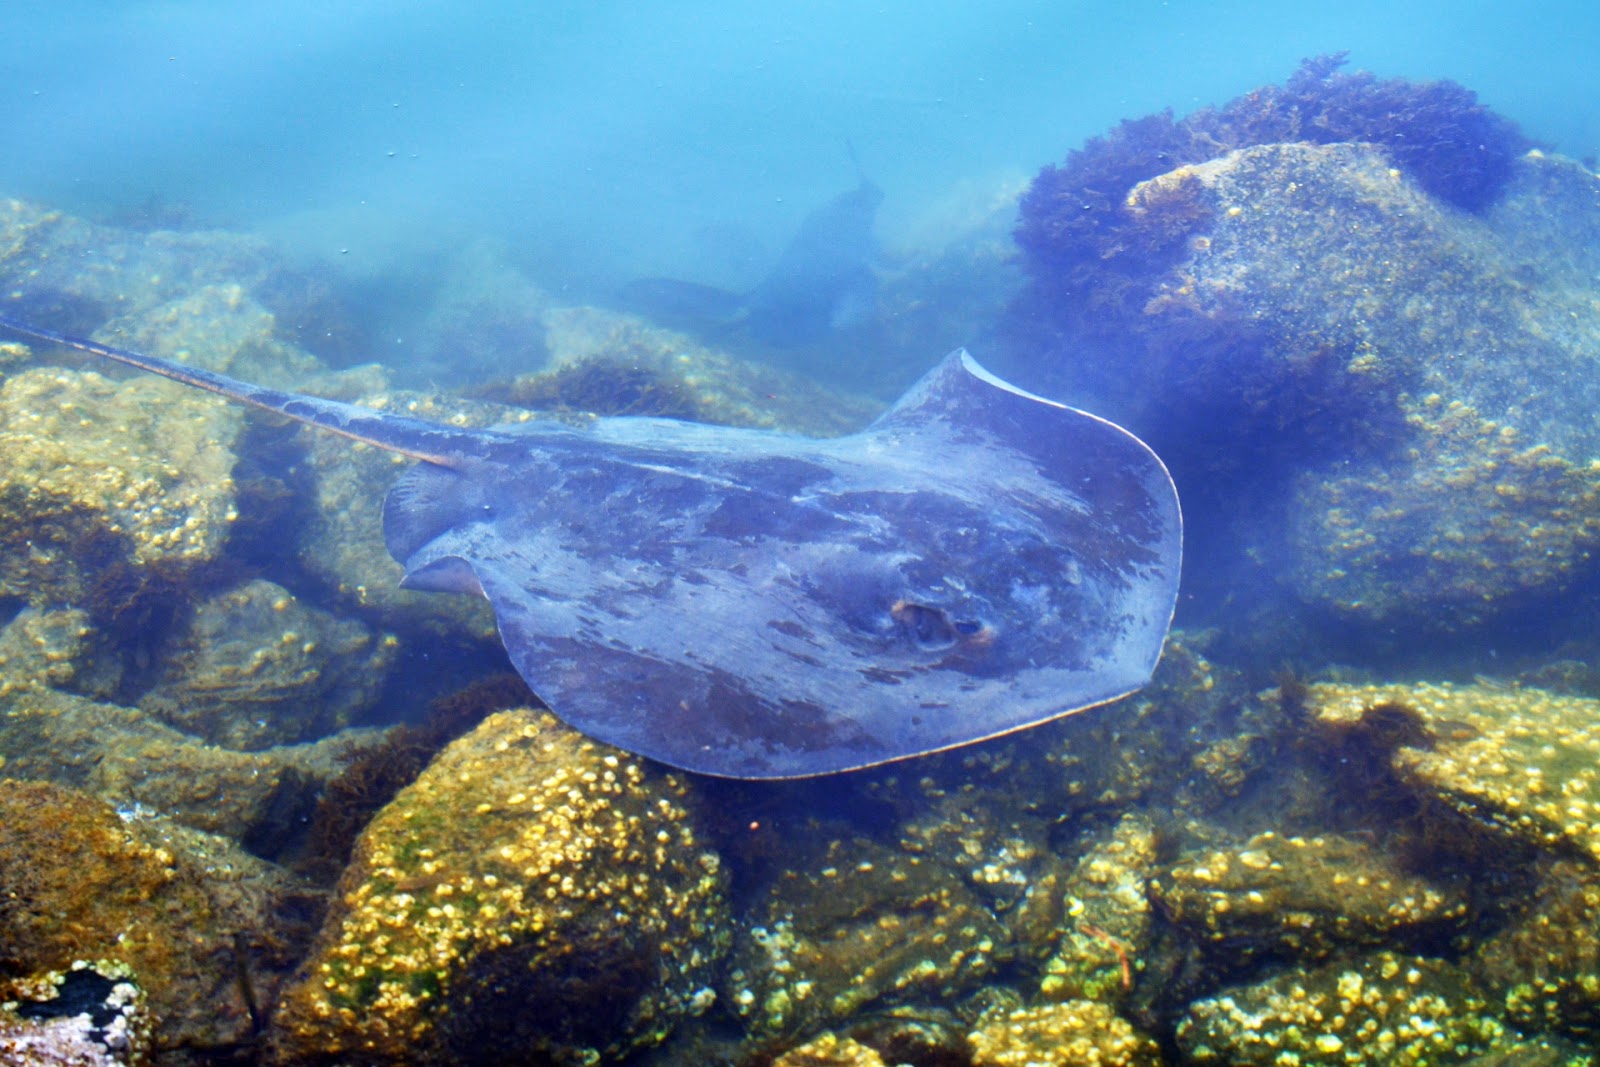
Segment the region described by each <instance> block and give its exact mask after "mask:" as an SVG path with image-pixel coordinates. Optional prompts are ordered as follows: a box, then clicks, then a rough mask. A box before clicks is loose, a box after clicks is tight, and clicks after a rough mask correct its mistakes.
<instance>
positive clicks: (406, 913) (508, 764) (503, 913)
mask: <svg viewBox="0 0 1600 1067" xmlns="http://www.w3.org/2000/svg"><path fill="white" fill-rule="evenodd" d="M685 796H686V788H685V785H684V783H683V781H682V780H681V779H680V778H679V777H677V776H676V775H671V774H663V773H661V772H659V771H657V770H654V769H647V767H646V766H645V765H644V764H643V763H642V762H641V761H639V760H638V759H636V758H634V757H632V756H629V755H628V754H626V753H623V752H620V751H618V750H616V749H613V748H610V747H609V746H606V745H602V744H599V743H597V742H594V741H590V740H588V739H586V738H584V737H583V736H582V735H580V734H578V733H577V732H575V731H573V730H571V729H570V728H568V727H566V726H564V725H562V724H561V723H559V722H557V721H556V720H555V719H554V718H553V717H552V716H550V715H549V714H548V713H544V712H535V711H527V710H518V711H508V712H502V713H499V714H496V715H493V716H491V717H490V718H488V719H486V720H485V721H484V722H483V723H482V724H481V725H480V726H479V727H478V728H477V729H476V730H474V731H473V732H472V733H471V734H468V735H467V736H465V737H463V738H461V739H459V740H458V741H456V742H454V743H453V744H452V745H450V746H449V747H448V748H447V749H445V751H444V752H442V753H441V754H440V755H439V756H438V757H437V758H436V759H435V760H434V762H433V763H432V764H431V765H430V766H429V767H428V769H427V770H426V771H424V772H423V774H422V775H421V777H419V778H418V779H417V781H416V782H415V783H413V784H412V785H411V786H409V787H407V788H406V789H405V790H403V791H402V792H401V793H400V794H399V796H397V797H396V798H395V800H394V801H393V802H392V803H391V804H390V805H389V806H388V807H386V808H384V809H383V810H382V811H381V812H379V814H378V815H377V816H376V817H375V818H374V819H373V821H372V823H371V824H369V826H368V827H367V829H366V831H365V832H364V833H363V835H362V837H361V840H360V842H359V843H358V845H357V849H356V854H355V856H354V858H353V860H352V862H351V865H350V867H349V868H348V869H347V870H346V872H345V876H344V878H343V880H342V881H341V883H340V890H339V894H338V898H337V900H336V903H335V905H334V907H333V909H332V911H331V913H330V915H329V917H328V920H327V922H326V925H325V926H324V929H323V934H322V937H321V938H320V942H319V946H318V948H317V949H316V950H315V951H314V952H313V954H312V956H311V958H310V960H309V962H308V963H307V965H306V974H307V976H308V977H307V978H306V980H305V981H304V982H303V983H301V984H300V985H298V986H296V987H294V988H293V989H291V990H290V991H289V992H288V993H287V994H286V995H285V996H284V998H283V1000H282V1002H281V1004H280V1007H279V1011H278V1015H277V1023H278V1027H279V1040H278V1047H277V1058H278V1060H279V1061H280V1062H285V1063H296V1062H302V1061H304V1060H307V1059H317V1058H340V1057H345V1058H353V1059H358V1060H360V1061H362V1062H367V1063H373V1062H382V1063H406V1064H416V1063H449V1062H454V1061H455V1060H457V1059H458V1058H459V1057H460V1055H462V1054H464V1052H465V1050H467V1049H471V1050H475V1054H476V1055H479V1056H480V1057H481V1056H482V1055H483V1050H484V1049H491V1050H492V1049H497V1048H498V1049H502V1050H505V1051H506V1055H508V1056H509V1055H511V1051H510V1050H513V1049H514V1050H517V1054H518V1055H521V1056H524V1057H527V1056H532V1057H535V1058H537V1057H543V1058H546V1059H549V1060H551V1061H553V1062H558V1063H584V1062H591V1061H593V1060H594V1059H597V1058H614V1057H616V1056H619V1055H621V1054H623V1053H626V1052H627V1051H629V1050H631V1049H635V1048H638V1047H640V1046H644V1045H648V1044H652V1043H655V1042H657V1041H659V1040H661V1039H662V1038H663V1037H665V1036H666V1034H667V1033H669V1032H670V1031H671V1030H672V1028H673V1027H674V1025H675V1024H676V1023H677V1022H678V1021H679V1020H680V1019H681V1018H683V1017H684V1016H685V1015H687V1014H689V1013H691V1012H697V1011H701V1010H704V1009H705V1008H706V1007H708V1006H709V1005H710V1002H711V999H712V998H711V994H710V992H709V990H708V989H707V988H706V984H705V983H706V982H707V981H708V980H709V977H710V970H711V968H712V966H713V965H714V964H715V963H716V962H717V959H718V957H719V956H720V955H721V953H722V952H723V951H724V949H725V947H726V944H727V934H726V921H727V920H726V915H725V902H724V895H723V894H724V889H723V874H722V872H721V870H720V865H719V862H718V858H717V856H716V854H715V853H713V852H711V851H709V850H707V849H706V848H705V847H704V846H703V845H702V844H701V842H700V841H699V839H698V838H697V836H696V833H695V830H694V826H693V823H692V820H691V819H690V817H689V809H688V807H687V806H686V802H685ZM530 998H531V999H532V1000H533V1002H532V1003H530V1002H529V1000H530ZM563 998H567V999H563ZM469 1020H470V1021H471V1025H467V1023H468V1021H469ZM602 1022H604V1025H603V1026H602V1025H601V1023H602Z"/></svg>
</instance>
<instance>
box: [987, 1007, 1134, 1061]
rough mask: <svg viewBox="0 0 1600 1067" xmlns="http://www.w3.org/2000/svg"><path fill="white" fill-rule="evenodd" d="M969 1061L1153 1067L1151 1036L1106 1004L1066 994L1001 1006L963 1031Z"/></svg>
mask: <svg viewBox="0 0 1600 1067" xmlns="http://www.w3.org/2000/svg"><path fill="white" fill-rule="evenodd" d="M968 1040H969V1041H970V1042H971V1043H972V1065H973V1067H1078V1065H1080V1064H1096V1065H1099V1067H1158V1065H1159V1064H1160V1063H1161V1050H1160V1047H1159V1046H1158V1045H1157V1044H1156V1042H1155V1040H1154V1039H1153V1038H1151V1037H1149V1036H1148V1035H1146V1034H1142V1033H1140V1032H1139V1031H1138V1030H1136V1029H1134V1027H1133V1024H1132V1023H1130V1022H1128V1021H1127V1020H1126V1019H1123V1018H1121V1017H1120V1016H1118V1015H1117V1014H1116V1012H1115V1011H1113V1010H1112V1009H1111V1008H1110V1007H1109V1006H1107V1005H1105V1004H1102V1003H1099V1002H1097V1001H1092V1000H1068V1001H1064V1002H1062V1003H1059V1004H1045V1005H1041V1006H1039V1007H1035V1008H1020V1009H1017V1010H1015V1011H1002V1012H999V1013H996V1014H995V1015H993V1016H988V1017H985V1018H984V1019H983V1020H981V1021H980V1023H979V1025H978V1028H977V1029H976V1030H974V1031H973V1032H972V1033H971V1034H969V1035H968Z"/></svg>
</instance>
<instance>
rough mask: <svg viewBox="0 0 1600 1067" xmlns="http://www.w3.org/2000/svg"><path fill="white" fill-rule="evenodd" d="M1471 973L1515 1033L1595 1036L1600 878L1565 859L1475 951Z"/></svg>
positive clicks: (1599, 1028) (1598, 1025)
mask: <svg viewBox="0 0 1600 1067" xmlns="http://www.w3.org/2000/svg"><path fill="white" fill-rule="evenodd" d="M1473 963H1474V969H1475V971H1476V973H1477V974H1478V976H1479V977H1480V978H1481V979H1482V980H1483V982H1484V984H1485V985H1487V986H1488V987H1489V988H1490V989H1492V990H1494V991H1495V992H1496V993H1497V994H1498V995H1499V996H1500V997H1501V998H1502V999H1503V1002H1504V1004H1505V1014H1506V1018H1508V1019H1509V1020H1510V1021H1511V1022H1512V1023H1514V1024H1516V1025H1517V1026H1523V1027H1527V1028H1529V1029H1532V1030H1554V1031H1558V1032H1563V1033H1567V1034H1571V1035H1573V1036H1575V1037H1579V1038H1585V1039H1588V1040H1593V1039H1594V1037H1595V1035H1597V1034H1600V872H1596V870H1595V869H1594V868H1593V867H1591V866H1589V865H1587V864H1579V863H1575V862H1572V861H1570V860H1562V861H1558V862H1557V863H1555V864H1553V865H1552V866H1551V870H1550V871H1548V872H1547V873H1546V874H1545V877H1544V879H1543V880H1542V883H1541V885H1540V887H1539V889H1538V892H1537V893H1536V894H1535V895H1534V896H1533V898H1532V899H1530V900H1528V901H1527V902H1526V905H1525V907H1524V908H1523V909H1522V910H1521V912H1520V914H1518V915H1516V916H1515V917H1514V918H1513V919H1512V921H1511V922H1510V924H1508V925H1507V926H1506V927H1505V928H1504V929H1502V930H1500V931H1498V932H1497V933H1495V934H1494V935H1493V936H1492V937H1490V938H1488V939H1487V940H1485V941H1484V942H1483V943H1482V944H1481V945H1479V946H1478V950H1477V952H1476V954H1475V956H1474V959H1473Z"/></svg>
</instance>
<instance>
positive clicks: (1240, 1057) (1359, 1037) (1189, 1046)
mask: <svg viewBox="0 0 1600 1067" xmlns="http://www.w3.org/2000/svg"><path fill="white" fill-rule="evenodd" d="M1177 1042H1178V1046H1179V1047H1180V1048H1181V1049H1182V1050H1183V1053H1184V1055H1185V1057H1186V1058H1187V1059H1186V1062H1189V1063H1195V1064H1210V1063H1217V1064H1239V1065H1249V1064H1261V1065H1263V1067H1265V1065H1269V1064H1272V1065H1276V1064H1284V1063H1297V1064H1303V1065H1306V1067H1310V1065H1313V1064H1330V1065H1331V1064H1341V1065H1343V1064H1358V1063H1383V1064H1394V1065H1408V1067H1411V1065H1416V1067H1420V1065H1423V1064H1449V1063H1464V1062H1467V1061H1468V1060H1470V1059H1471V1058H1472V1057H1474V1056H1478V1055H1482V1054H1484V1053H1489V1052H1496V1051H1500V1050H1502V1049H1504V1048H1508V1047H1511V1046H1512V1045H1515V1044H1516V1043H1517V1035H1516V1034H1515V1033H1512V1032H1509V1031H1508V1030H1507V1028H1506V1026H1505V1024H1504V1023H1503V1022H1501V1021H1500V1019H1499V1018H1498V1016H1496V1014H1495V1013H1494V1011H1493V1010H1492V1009H1491V1007H1490V1003H1489V1000H1488V998H1487V997H1486V996H1485V994H1484V993H1483V991H1482V990H1481V989H1479V988H1478V987H1477V986H1476V985H1475V984H1474V983H1473V981H1472V979H1471V978H1470V976H1468V974H1467V973H1466V972H1465V971H1463V970H1462V969H1461V968H1460V967H1457V966H1456V965H1454V964H1451V963H1448V962H1445V961H1443V960H1438V959H1430V958H1426V957H1420V956H1405V955H1400V954H1397V953H1394V952H1388V951H1381V952H1375V953H1373V954H1371V955H1368V956H1362V957H1359V958H1357V959H1354V960H1351V961H1348V962H1343V963H1334V964H1329V965H1327V966H1324V967H1319V968H1316V969H1314V970H1310V971H1297V972H1289V973H1286V974H1282V975H1279V976H1278V977H1276V978H1270V979H1267V980H1265V981H1262V982H1258V983H1256V984H1253V985H1244V986H1236V987H1233V988H1230V989H1227V990H1225V991H1223V992H1221V993H1218V994H1217V995H1216V996H1212V997H1207V998H1205V999H1204V1000H1199V1001H1196V1002H1195V1003H1193V1004H1191V1005H1189V1010H1188V1012H1187V1013H1186V1014H1185V1015H1184V1017H1183V1019H1182V1020H1181V1021H1180V1022H1179V1023H1178V1028H1177Z"/></svg>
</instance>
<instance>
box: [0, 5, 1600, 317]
mask: <svg viewBox="0 0 1600 1067" xmlns="http://www.w3.org/2000/svg"><path fill="white" fill-rule="evenodd" d="M10 16H11V17H10V19H9V20H8V22H9V26H8V32H7V33H6V35H5V39H4V41H3V42H0V70H3V71H4V83H5V87H6V88H5V92H6V100H5V107H4V118H3V120H0V123H3V126H0V128H3V130H4V136H5V143H6V144H7V145H8V147H9V149H10V150H9V151H8V152H6V153H5V158H4V159H3V160H0V190H3V191H4V192H5V193H7V194H9V195H16V196H24V197H30V198H36V199H38V200H41V201H43V202H45V203H48V204H51V205H53V206H56V207H59V208H62V209H65V210H68V211H72V212H76V213H87V214H91V215H93V214H102V215H117V216H119V217H137V215H138V214H139V213H140V212H141V211H146V212H148V211H150V210H152V209H154V208H160V209H162V210H165V211H168V212H171V211H174V210H179V211H182V212H183V213H184V215H183V217H184V218H185V219H186V220H187V221H190V222H198V223H212V224H217V225H222V226H226V227H228V228H230V229H244V230H250V231H261V232H266V233H269V234H272V235H275V236H277V237H279V238H281V239H283V240H284V241H286V242H288V243H289V244H290V245H291V246H292V247H293V248H295V249H297V250H298V251H299V252H300V253H302V254H303V255H305V256H306V257H309V258H311V259H314V260H326V261H330V262H333V263H335V264H337V266H338V269H339V270H341V271H342V272H343V273H344V274H345V275H346V276H348V277H351V278H353V279H356V280H358V281H360V282H362V283H367V282H371V281H377V282H378V283H379V287H380V289H381V288H382V286H383V284H385V283H388V284H392V285H403V284H405V283H406V282H407V281H408V280H412V281H414V280H415V277H416V275H417V274H418V272H424V273H425V272H426V271H428V270H429V269H430V266H431V265H433V264H435V263H436V262H437V260H438V258H439V257H441V256H447V255H449V254H450V253H451V252H452V251H453V250H457V249H460V248H461V247H462V246H463V245H465V244H469V243H471V242H472V241H474V240H476V239H480V238H490V239H493V240H496V241H500V242H504V244H505V245H506V246H508V247H509V249H510V254H511V256H512V258H513V259H514V261H515V262H517V263H518V265H519V266H521V267H523V268H524V269H526V270H527V271H529V272H530V273H531V274H532V275H533V276H534V277H535V278H536V280H538V281H539V282H540V283H541V284H542V285H544V286H546V287H548V288H551V289H554V290H556V291H558V292H559V291H565V292H580V293H592V292H596V291H600V292H603V291H607V290H609V288H610V287H612V286H613V285H615V284H616V283H617V282H618V281H619V280H626V279H627V278H630V277H635V276H639V275H652V274H661V275H670V276H673V277H688V278H693V279H695V280H698V281H704V282H710V283H713V284H718V285H725V286H733V287H737V286H741V285H747V284H750V283H751V282H753V280H754V279H755V278H756V277H758V276H759V275H760V273H761V272H762V271H763V270H764V269H765V267H766V265H767V263H768V262H769V261H770V259H771V257H772V256H774V255H776V252H777V249H778V248H779V247H781V245H782V242H783V241H784V240H785V238H786V236H787V235H788V234H789V233H791V232H792V231H793V229H794V227H795V226H796V225H797V224H798V223H799V221H800V219H801V218H802V217H803V216H804V215H805V213H806V212H807V211H809V210H811V209H812V208H813V207H814V206H816V205H817V204H819V203H821V202H823V201H825V200H826V199H827V198H828V197H830V196H833V195H834V194H836V193H838V192H839V191H840V190H842V189H846V188H849V187H850V186H851V185H853V184H854V182H855V171H854V169H853V166H852V163H851V160H850V157H849V153H848V151H847V148H846V141H847V140H848V141H851V142H853V143H854V145H855V146H856V149H857V151H858V153H859V155H860V158H861V163H862V166H863V167H864V169H865V170H866V172H867V173H868V174H870V176H871V177H872V178H873V179H874V180H875V181H876V182H877V183H878V184H879V185H881V186H882V187H883V189H884V190H885V193H886V196H885V200H884V204H883V208H882V214H881V217H880V228H879V230H880V236H881V237H882V239H883V241H884V243H885V245H886V246H888V247H889V248H900V249H922V248H927V247H930V246H933V247H936V246H938V245H939V244H940V243H941V242H943V241H946V240H949V239H950V238H951V237H952V236H955V235H958V234H959V233H960V232H962V230H963V228H964V227H966V226H969V225H972V224H973V223H974V222H975V221H976V220H977V219H978V218H980V217H982V215H983V213H984V212H985V211H986V210H987V209H988V208H989V207H990V206H991V205H992V204H993V202H994V200H995V198H996V197H997V196H1001V195H1004V194H1005V193H1007V192H1014V191H1015V190H1016V189H1018V188H1019V187H1020V185H1021V184H1022V183H1023V182H1024V181H1025V180H1026V179H1027V178H1028V177H1029V176H1031V175H1032V174H1033V172H1034V171H1036V170H1037V169H1038V167H1040V166H1041V165H1043V164H1044V163H1047V162H1050V161H1053V160H1057V159H1059V158H1060V157H1061V156H1063V155H1064V154H1065V153H1066V151H1068V150H1069V149H1071V148H1072V147H1075V146H1076V145H1077V144H1078V143H1080V142H1081V141H1082V140H1083V139H1084V138H1086V137H1088V136H1090V135H1093V134H1095V133H1098V132H1100V131H1102V130H1104V129H1106V128H1107V127H1109V126H1112V125H1114V124H1115V123H1116V122H1117V121H1119V120H1121V119H1123V118H1127V117H1132V116H1138V115H1142V114H1146V113H1149V112H1152V111H1157V110H1160V109H1162V108H1167V107H1170V108H1172V109H1174V110H1175V111H1176V112H1178V113H1180V114H1182V113H1184V112H1187V111H1189V110H1192V109H1194V108H1195V107H1198V106H1202V105H1206V104H1217V103H1221V102H1222V101H1224V100H1226V99H1228V98H1230V97H1232V96H1235V95H1237V94H1238V93H1240V92H1243V91H1245V90H1247V89H1250V88H1252V87H1254V86H1256V85H1261V84H1265V83H1268V82H1272V81H1281V80H1282V79H1283V78H1284V77H1286V76H1287V75H1288V73H1289V72H1290V71H1292V70H1293V69H1294V66H1295V64H1296V63H1297V62H1298V61H1299V60H1300V59H1301V58H1303V57H1305V56H1308V55H1313V54H1318V53H1323V52H1330V51H1337V50H1345V49H1348V50H1349V51H1350V53H1351V66H1352V68H1366V69H1370V70H1372V71H1374V72H1375V73H1377V74H1379V75H1381V76H1401V77H1407V78H1412V79H1429V78H1451V79H1454V80H1456V81H1458V82H1461V83H1462V84H1464V85H1467V86H1468V87H1470V88H1473V89H1475V90H1476V91H1478V93H1479V94H1480V97H1481V99H1483V100H1484V102H1486V103H1487V104H1489V105H1490V106H1492V107H1494V108H1496V109H1497V110H1499V111H1501V112H1503V113H1505V114H1507V115H1509V116H1511V117H1512V118H1514V119H1516V120H1517V121H1519V122H1520V123H1521V124H1522V125H1523V126H1524V128H1525V129H1526V130H1527V131H1528V132H1529V134H1530V135H1532V136H1533V137H1534V138H1535V139H1538V140H1541V141H1545V142H1549V143H1552V144H1554V145H1556V146H1558V147H1560V148H1561V149H1562V150H1563V151H1565V152H1566V153H1567V154H1569V155H1572V156H1574V157H1580V158H1581V157H1582V156H1584V155H1587V154H1589V153H1591V152H1593V151H1595V150H1596V149H1597V148H1600V120H1597V119H1596V117H1595V115H1594V113H1593V109H1592V108H1591V107H1589V106H1588V101H1591V100H1592V99H1593V96H1594V90H1595V87H1596V86H1595V80H1596V74H1595V68H1594V64H1593V56H1594V55H1595V54H1596V50H1597V46H1600V17H1597V16H1596V15H1595V14H1594V9H1593V8H1592V6H1591V5H1586V4H1581V3H1575V2H1574V3H1553V2H1550V3H1532V4H1517V5H1512V4H1505V3H1492V2H1470V3H1469V2H1432V3H1401V4H1395V3H1373V2H1360V3H1346V4H1338V5H1332V4H1328V5H1283V4H1276V3H1242V2H1228V3H1209V4H1198V3H1154V2H1149V0H1139V2H1134V3H1118V4H1105V3H1102V4H1094V3H1070V4H1069V3H1016V2H1005V3H984V4H976V3H962V2H950V0H937V2H931V3H930V2H917V3H910V2H904V0H895V2H890V3H882V4H869V5H860V4H855V3H843V2H821V3H777V4H760V5H748V4H740V3H674V4H661V3H657V4H642V5H634V4H615V3H560V4H551V3H540V4H523V3H504V2H501V3H479V4H473V5H469V6H465V7H463V6H462V5H458V4H446V3H352V4H340V5H325V4H313V3H308V2H304V0H291V2H288V3H281V4H271V5H253V4H251V5H247V4H240V3H221V4H218V3H206V2H162V3H155V2H126V3H116V4H106V3H84V2H67V3H49V4H45V3H29V4H19V5H15V6H14V7H12V8H11V9H10Z"/></svg>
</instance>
